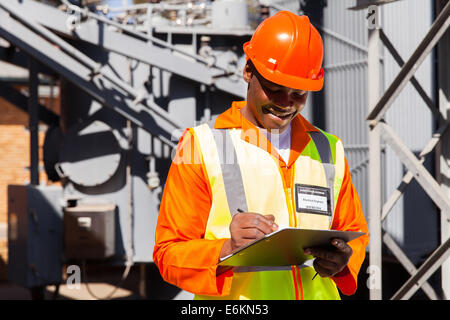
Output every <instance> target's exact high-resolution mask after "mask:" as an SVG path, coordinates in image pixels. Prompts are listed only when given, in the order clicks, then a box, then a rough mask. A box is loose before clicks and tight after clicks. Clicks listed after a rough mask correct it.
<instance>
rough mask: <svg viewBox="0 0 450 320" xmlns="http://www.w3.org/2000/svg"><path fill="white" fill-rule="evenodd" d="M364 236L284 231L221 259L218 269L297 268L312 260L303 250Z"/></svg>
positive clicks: (303, 230) (330, 231)
mask: <svg viewBox="0 0 450 320" xmlns="http://www.w3.org/2000/svg"><path fill="white" fill-rule="evenodd" d="M364 234H365V233H364V232H356V231H339V230H310V229H298V228H283V229H280V230H277V231H275V232H272V233H270V234H268V235H266V236H264V237H263V238H261V239H258V240H255V241H253V242H251V243H249V244H248V245H247V246H245V247H243V248H241V249H239V250H236V251H235V252H233V253H232V254H231V255H228V256H226V257H224V258H222V259H221V260H220V262H219V263H218V266H222V267H238V266H291V265H300V264H303V263H304V262H305V261H307V260H310V259H312V258H313V257H312V256H310V255H305V254H304V252H303V249H304V248H308V247H331V244H330V242H331V239H334V238H340V239H342V240H344V241H345V242H349V241H351V240H354V239H356V238H358V237H360V236H362V235H364Z"/></svg>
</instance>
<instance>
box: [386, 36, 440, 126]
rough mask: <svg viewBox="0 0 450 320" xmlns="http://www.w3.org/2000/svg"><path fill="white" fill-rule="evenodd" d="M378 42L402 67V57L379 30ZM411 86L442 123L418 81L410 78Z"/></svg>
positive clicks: (435, 107) (436, 110)
mask: <svg viewBox="0 0 450 320" xmlns="http://www.w3.org/2000/svg"><path fill="white" fill-rule="evenodd" d="M380 40H381V41H382V42H383V44H384V46H385V47H386V49H388V51H389V52H390V53H391V55H392V57H393V58H394V60H395V61H396V62H397V64H398V65H399V66H400V67H403V65H404V64H405V61H403V59H402V57H401V56H400V54H399V53H398V51H397V50H396V49H395V47H394V45H393V44H392V42H391V41H390V40H389V38H388V37H387V35H386V34H385V33H384V31H383V29H380ZM411 84H412V85H413V87H414V88H415V89H416V91H417V93H419V95H420V97H421V98H422V99H423V101H424V102H425V104H426V105H427V106H428V108H429V109H430V111H431V112H432V113H433V115H434V117H435V119H438V122H439V123H444V122H445V120H444V118H443V117H442V114H441V113H440V112H439V109H438V107H437V106H436V105H435V104H434V103H433V101H432V100H431V98H430V97H429V96H428V94H427V93H426V92H425V90H424V89H423V88H422V86H421V85H420V83H419V81H417V79H416V77H415V76H412V77H411Z"/></svg>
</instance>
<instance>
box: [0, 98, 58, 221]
mask: <svg viewBox="0 0 450 320" xmlns="http://www.w3.org/2000/svg"><path fill="white" fill-rule="evenodd" d="M39 102H40V103H41V104H43V105H47V104H48V102H49V101H48V99H40V101H39ZM57 102H58V101H57ZM58 109H59V108H58ZM55 111H57V110H55ZM27 126H28V114H27V113H25V112H23V111H21V110H20V109H18V108H16V107H15V106H13V105H11V104H10V103H8V102H7V101H5V100H3V99H2V98H0V223H2V222H3V223H4V222H7V212H8V211H7V210H8V207H7V200H8V195H7V187H8V185H9V184H26V183H28V182H29V181H30V171H29V169H28V167H29V161H30V160H29V159H30V134H29V131H28V129H27ZM44 137H45V125H43V124H42V123H41V124H40V130H39V166H40V167H41V168H43V167H44V163H43V161H42V159H43V149H42V146H43V143H44ZM39 181H40V182H41V183H42V182H44V183H49V182H48V180H47V175H46V174H45V172H44V171H41V172H40V175H39Z"/></svg>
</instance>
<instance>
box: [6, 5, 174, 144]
mask: <svg viewBox="0 0 450 320" xmlns="http://www.w3.org/2000/svg"><path fill="white" fill-rule="evenodd" d="M0 36H2V37H3V38H5V39H6V40H7V41H9V42H10V43H13V44H14V45H16V46H17V47H19V48H20V49H22V50H23V51H24V52H26V53H27V54H29V55H31V56H33V57H34V58H35V59H36V60H38V61H39V62H40V63H42V64H44V65H46V66H48V67H49V68H51V69H52V70H54V71H55V72H57V73H59V74H60V75H62V76H63V77H64V78H66V79H67V80H69V81H70V82H72V83H73V84H75V85H76V86H78V87H79V88H81V89H82V90H84V91H85V92H86V93H88V94H89V95H90V96H91V97H93V98H94V99H95V100H97V101H99V102H100V103H101V104H103V105H104V106H107V107H109V108H111V109H112V110H114V111H115V112H117V113H119V114H121V115H122V116H123V117H125V118H126V119H128V120H130V121H132V122H133V123H134V124H135V125H137V126H139V127H142V128H143V129H145V130H147V131H148V132H150V133H152V134H154V135H156V136H157V137H158V138H159V139H161V140H162V141H163V142H164V143H166V144H168V145H170V146H172V147H174V146H175V143H174V142H173V141H172V140H171V138H173V137H172V133H173V132H177V131H179V130H177V129H179V128H180V127H181V126H179V125H177V124H175V122H174V121H173V120H171V119H170V115H169V114H168V113H167V112H166V111H165V110H163V109H161V108H160V107H159V106H157V105H154V104H152V105H151V109H150V108H149V106H147V105H144V104H142V103H138V104H135V103H133V99H135V98H136V96H137V94H135V95H132V94H130V93H129V92H125V91H124V90H123V88H117V87H115V86H114V84H111V83H109V82H108V81H105V79H103V78H102V77H101V76H97V77H94V78H93V77H92V70H91V69H89V68H87V67H86V65H84V64H82V63H80V62H78V61H77V60H75V59H74V58H73V57H71V56H68V55H67V54H65V53H64V52H62V51H61V50H59V49H58V48H57V47H55V46H54V45H52V44H51V43H49V42H47V41H43V40H42V38H41V37H40V36H39V35H37V34H36V33H34V32H32V31H30V30H29V29H28V28H26V27H25V26H24V25H22V24H21V23H19V22H18V21H17V20H15V19H13V18H11V17H10V16H9V15H8V13H7V12H5V11H3V10H2V9H0ZM146 103H147V104H148V103H150V102H148V101H147V102H146Z"/></svg>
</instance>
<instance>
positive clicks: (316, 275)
mask: <svg viewBox="0 0 450 320" xmlns="http://www.w3.org/2000/svg"><path fill="white" fill-rule="evenodd" d="M316 276H317V272H316V274H315V275H314V277H313V278H312V279H311V281H313V280H314V278H315V277H316Z"/></svg>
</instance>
